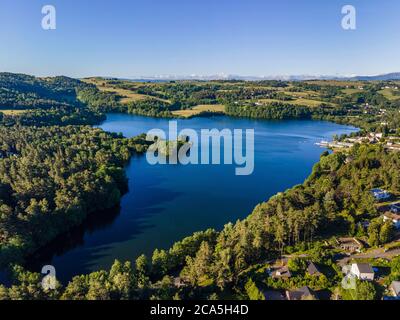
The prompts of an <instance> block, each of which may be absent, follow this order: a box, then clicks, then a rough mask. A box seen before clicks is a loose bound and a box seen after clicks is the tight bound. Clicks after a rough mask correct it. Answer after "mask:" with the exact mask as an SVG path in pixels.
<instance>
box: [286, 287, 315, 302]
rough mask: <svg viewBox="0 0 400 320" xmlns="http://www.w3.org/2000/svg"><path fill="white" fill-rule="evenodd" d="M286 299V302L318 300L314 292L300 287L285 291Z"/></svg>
mask: <svg viewBox="0 0 400 320" xmlns="http://www.w3.org/2000/svg"><path fill="white" fill-rule="evenodd" d="M286 297H287V299H288V300H318V298H317V297H316V295H315V293H314V291H312V290H311V289H310V288H309V287H302V288H300V289H296V290H290V291H289V290H287V291H286Z"/></svg>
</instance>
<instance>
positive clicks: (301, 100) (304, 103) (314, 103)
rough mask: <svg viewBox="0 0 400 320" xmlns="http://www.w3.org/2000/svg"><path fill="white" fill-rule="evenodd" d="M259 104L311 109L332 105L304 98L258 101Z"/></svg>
mask: <svg viewBox="0 0 400 320" xmlns="http://www.w3.org/2000/svg"><path fill="white" fill-rule="evenodd" d="M259 102H261V103H265V104H268V103H271V102H278V103H287V104H294V105H298V106H307V107H311V108H316V107H319V106H320V105H321V104H327V105H333V104H332V103H328V102H324V101H319V100H311V99H305V98H297V99H295V100H289V101H282V100H277V99H260V100H259Z"/></svg>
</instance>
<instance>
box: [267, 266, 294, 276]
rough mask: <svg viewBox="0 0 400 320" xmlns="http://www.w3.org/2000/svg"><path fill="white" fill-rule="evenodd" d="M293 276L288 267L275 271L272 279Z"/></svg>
mask: <svg viewBox="0 0 400 320" xmlns="http://www.w3.org/2000/svg"><path fill="white" fill-rule="evenodd" d="M291 276H292V274H291V273H290V270H289V268H288V267H287V266H283V267H281V268H278V269H275V270H274V271H273V272H272V278H290V277H291Z"/></svg>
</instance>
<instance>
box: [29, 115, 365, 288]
mask: <svg viewBox="0 0 400 320" xmlns="http://www.w3.org/2000/svg"><path fill="white" fill-rule="evenodd" d="M99 127H100V128H102V129H104V130H106V131H110V132H121V133H122V134H123V135H124V136H126V137H133V136H136V135H139V134H141V133H144V132H147V131H148V130H150V129H153V128H161V129H164V130H167V128H168V120H167V119H157V118H148V117H141V116H134V115H127V114H109V115H108V116H107V120H106V121H105V122H104V123H103V124H101V125H100V126H99ZM184 128H191V129H195V130H196V131H200V129H212V128H216V129H223V128H228V129H254V130H255V167H254V173H253V174H252V175H249V176H236V175H235V167H236V165H187V166H184V165H155V166H151V165H149V164H148V163H147V161H146V157H145V156H135V157H133V158H132V159H131V161H130V163H129V165H127V167H126V174H127V176H128V178H129V192H128V193H127V194H125V195H124V197H123V198H122V201H121V205H120V208H117V209H115V210H110V211H107V212H101V213H98V214H94V215H92V216H91V217H90V218H89V219H88V221H86V223H85V224H84V225H83V226H81V227H79V228H75V229H74V230H72V231H71V232H70V233H68V234H67V235H63V236H62V237H60V238H59V239H57V241H54V242H53V243H52V244H50V245H49V246H47V247H46V248H44V249H43V250H41V251H40V252H38V254H37V255H36V256H35V257H33V258H32V259H30V260H31V261H30V262H29V264H28V268H29V269H31V270H34V271H40V269H41V266H43V265H45V264H52V265H54V266H55V267H56V270H57V278H59V279H60V280H61V281H63V282H65V281H68V280H69V279H71V277H72V276H74V275H76V274H82V273H88V272H91V271H94V270H98V269H101V268H109V267H110V265H111V264H112V263H113V261H114V259H120V260H134V259H135V258H136V257H137V256H138V255H139V254H141V253H145V254H147V255H149V256H151V253H152V252H153V250H154V249H155V248H169V247H170V246H171V245H172V244H173V243H174V242H175V241H177V240H180V239H182V238H183V237H185V236H188V235H190V234H192V233H193V232H195V231H199V230H204V229H206V228H216V229H221V228H222V227H223V226H224V224H226V223H227V222H230V221H233V222H234V221H236V220H237V219H242V218H244V217H246V216H247V215H248V214H250V213H251V212H252V210H253V208H254V207H255V206H256V205H257V204H258V203H260V202H262V201H265V200H267V199H268V198H269V197H271V196H272V195H274V194H276V193H277V192H280V191H284V190H286V189H288V188H290V187H292V186H294V185H296V184H299V183H302V182H303V181H304V179H305V178H306V177H307V176H308V175H309V174H310V173H311V170H312V167H313V165H314V164H315V163H316V162H317V161H318V159H319V157H320V154H321V153H322V152H323V151H324V150H323V149H321V148H320V147H318V146H316V145H315V143H316V142H319V141H320V140H323V139H325V140H327V139H331V138H332V136H333V135H335V134H342V133H350V132H354V131H357V129H356V128H353V127H349V126H343V125H338V124H334V123H330V122H324V121H311V120H310V121H308V120H304V121H297V120H296V121H295V120H291V121H265V120H250V119H238V118H230V117H225V116H218V117H217V116H216V117H209V118H193V119H187V120H178V129H179V130H180V129H184Z"/></svg>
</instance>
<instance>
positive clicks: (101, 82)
mask: <svg viewBox="0 0 400 320" xmlns="http://www.w3.org/2000/svg"><path fill="white" fill-rule="evenodd" d="M82 81H84V82H86V83H89V84H94V85H95V86H96V87H97V88H98V89H99V90H100V91H104V92H112V93H114V94H116V95H118V96H120V97H121V100H120V102H121V103H122V104H127V103H129V102H135V101H140V100H145V99H157V100H161V101H164V102H167V103H168V102H169V101H167V100H163V99H159V98H155V97H151V96H147V95H144V94H139V93H135V92H134V91H132V90H128V89H122V88H118V87H116V86H113V85H112V84H110V83H108V82H107V80H105V79H98V78H87V79H82ZM135 88H136V86H135V84H134V83H132V89H133V90H134V89H135Z"/></svg>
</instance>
